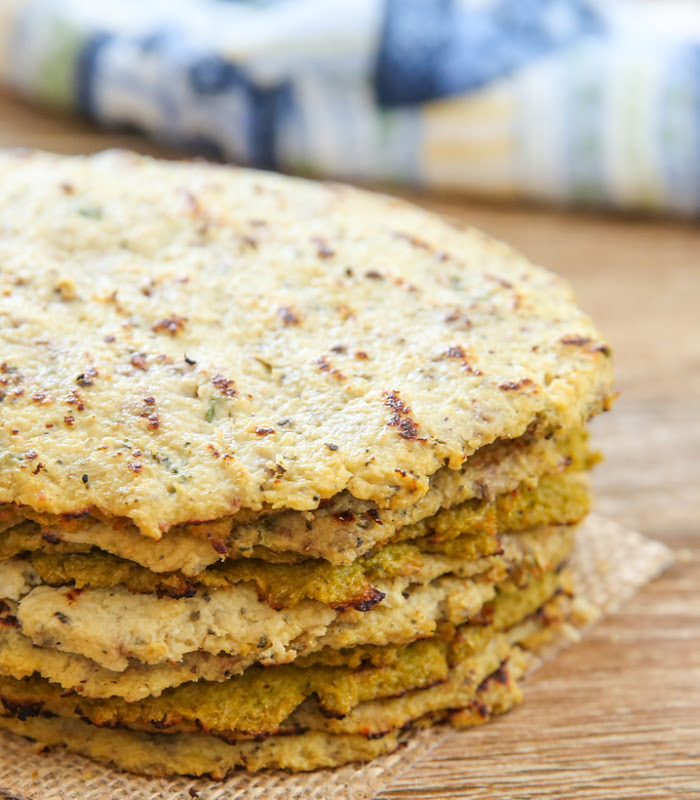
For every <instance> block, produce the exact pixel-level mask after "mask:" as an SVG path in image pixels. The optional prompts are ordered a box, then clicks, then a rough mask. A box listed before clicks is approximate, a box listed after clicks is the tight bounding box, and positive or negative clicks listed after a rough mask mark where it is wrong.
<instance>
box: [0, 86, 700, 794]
mask: <svg viewBox="0 0 700 800" xmlns="http://www.w3.org/2000/svg"><path fill="white" fill-rule="evenodd" d="M10 145H29V146H35V147H43V148H46V149H50V150H55V151H59V152H91V151H95V150H99V149H103V148H105V147H114V146H120V147H124V146H126V147H131V148H133V149H135V150H139V151H142V152H149V153H160V154H164V153H165V151H164V150H162V149H160V148H157V147H155V146H154V145H151V144H149V143H147V142H146V141H145V140H143V139H141V138H139V137H137V136H116V135H111V134H105V133H101V132H98V131H96V130H95V129H94V128H93V127H91V126H89V125H88V124H85V123H81V122H78V121H75V120H72V119H66V118H63V117H60V116H57V115H53V114H50V113H46V112H43V111H38V110H35V109H33V108H32V107H31V106H29V105H27V104H25V103H23V102H20V101H18V100H16V99H14V98H11V97H9V96H7V95H3V94H1V93H0V146H10ZM412 199H414V200H415V201H416V202H418V203H421V204H422V205H425V206H427V207H429V208H433V209H437V210H440V211H443V212H446V213H448V214H450V215H452V216H453V217H458V218H460V219H464V220H468V221H469V222H471V223H474V224H476V225H478V226H480V227H481V228H483V229H485V230H486V231H488V232H489V233H491V234H493V235H495V236H497V237H499V238H502V239H506V240H508V241H510V242H511V243H512V244H514V245H516V246H517V247H519V248H520V249H521V250H523V251H524V252H525V253H527V254H528V255H529V256H530V257H531V258H532V259H533V260H534V261H536V262H539V263H541V264H543V265H545V266H547V267H550V268H552V269H553V270H556V271H557V272H559V273H561V274H563V275H565V276H566V277H567V278H569V279H570V280H571V282H572V283H573V284H574V286H575V288H576V290H577V293H578V296H579V300H580V302H581V304H582V306H583V307H584V308H585V309H586V310H587V311H588V312H589V313H591V314H592V316H593V317H594V318H595V319H596V321H597V322H598V324H599V326H600V328H601V329H602V330H603V331H604V332H605V333H606V334H607V336H608V338H609V340H610V341H611V343H612V345H613V348H614V351H615V359H616V364H617V380H618V388H619V390H620V399H619V401H618V402H617V404H616V406H615V409H614V412H613V413H611V414H607V415H604V416H603V417H601V418H600V419H598V420H596V422H595V423H594V426H593V427H594V432H595V436H596V438H597V444H598V445H599V446H600V447H602V448H604V450H605V453H606V461H605V463H604V464H603V465H602V466H600V467H599V468H598V469H597V471H596V473H595V484H596V489H597V509H598V511H600V512H601V513H603V514H606V515H608V516H610V517H612V518H614V519H616V520H617V521H618V522H621V523H622V524H624V525H627V526H630V527H634V528H637V529H638V530H640V531H641V532H643V533H645V534H648V535H649V536H652V537H655V538H657V539H660V540H662V541H664V542H666V543H667V544H668V545H670V546H671V547H672V548H673V549H674V550H675V552H676V557H677V562H676V564H675V566H673V567H672V568H671V569H669V570H668V571H667V572H666V573H665V575H664V576H663V577H661V578H660V579H659V580H657V581H655V582H654V583H653V584H651V585H649V586H647V587H646V588H645V589H644V590H643V591H642V592H641V593H640V594H639V595H637V596H636V597H635V598H634V599H633V600H632V601H631V602H629V603H627V605H626V606H625V608H624V610H623V612H622V613H620V614H617V615H615V616H614V617H611V618H608V619H607V620H605V621H604V622H603V623H602V624H600V625H598V626H597V627H596V628H595V629H594V630H593V631H592V632H591V633H590V634H589V635H588V636H587V637H586V638H585V639H584V641H583V642H581V643H580V644H578V645H576V646H574V647H572V648H571V649H569V650H568V651H566V652H565V653H563V654H562V655H560V656H559V657H558V659H557V660H556V663H555V664H551V663H550V664H549V665H547V666H546V667H545V668H543V669H542V670H541V671H540V672H538V673H537V675H536V676H535V677H534V678H533V679H532V680H531V681H530V682H529V684H528V686H527V687H526V693H527V697H526V703H525V705H524V706H521V707H520V708H518V709H517V710H515V711H513V712H512V713H510V714H508V715H507V716H506V717H503V718H501V719H500V720H496V721H495V722H494V723H492V724H489V725H486V726H485V727H483V728H480V729H477V730H474V731H472V732H471V733H470V734H469V736H460V737H458V740H457V741H455V742H454V743H452V744H450V743H447V744H446V745H443V746H441V747H440V748H438V749H437V750H434V751H433V752H432V753H431V754H430V755H429V757H427V758H426V759H424V760H423V761H422V762H419V763H418V764H417V765H416V766H414V767H413V768H412V769H410V770H409V771H408V772H407V773H405V774H404V775H403V776H402V777H401V778H400V779H399V780H397V781H396V782H395V783H394V784H393V785H392V786H391V787H389V789H388V790H386V791H385V792H384V793H383V794H382V795H381V797H382V798H383V800H389V799H390V798H391V800H408V798H412V799H413V800H427V798H456V797H460V798H522V799H523V800H524V798H541V797H550V798H552V797H558V798H560V797H566V798H569V799H570V800H573V799H574V798H576V799H578V800H582V799H583V798H601V800H602V799H603V798H606V799H607V798H635V800H641V799H642V798H662V797H663V798H674V800H676V799H677V800H681V798H687V797H692V796H696V795H697V796H700V227H698V225H697V224H694V223H690V222H685V223H684V222H676V221H664V220H652V219H635V218H627V217H622V216H614V215H611V214H606V215H593V214H584V213H573V212H568V211H551V210H541V209H533V208H514V207H502V206H496V205H488V204H484V203H479V202H475V201H472V200H469V201H466V200H460V199H454V198H438V197H434V196H427V195H413V196H412ZM465 742H468V749H466V748H465Z"/></svg>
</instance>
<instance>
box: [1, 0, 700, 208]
mask: <svg viewBox="0 0 700 800" xmlns="http://www.w3.org/2000/svg"><path fill="white" fill-rule="evenodd" d="M0 80H3V81H4V82H5V83H6V84H8V85H11V86H13V87H16V88H18V89H19V90H21V91H22V92H24V93H26V94H27V95H29V96H32V97H36V98H39V99H41V100H44V101H47V102H50V103H53V104H58V105H61V106H64V107H72V108H74V109H76V110H79V111H81V112H83V113H85V114H87V115H88V116H90V117H91V118H93V119H95V120H97V121H98V122H100V123H102V124H104V125H108V126H116V127H129V128H133V127H135V128H138V129H140V130H144V131H146V132H148V133H149V134H151V135H153V136H154V137H157V138H158V139H160V140H161V141H165V142H168V143H171V144H175V145H177V146H180V147H185V148H188V149H190V150H192V151H194V152H199V153H202V154H204V155H207V156H212V157H216V158H220V159H226V160H231V161H235V162H237V163H242V164H250V165H253V166H259V167H265V168H272V169H283V170H285V171H290V172H297V173H299V172H301V173H310V174H314V175H323V176H333V177H341V178H349V179H355V180H363V181H366V180H378V181H397V182H403V183H409V184H412V185H418V186H425V187H430V188H449V189H456V190H461V191H469V192H479V193H482V194H489V195H492V196H502V197H529V198H535V199H538V200H547V201H557V202H564V203H570V202H576V203H581V202H585V203H588V204H596V205H608V206H618V207H625V208H643V209H652V210H665V211H675V212H680V213H685V214H696V213H697V212H698V211H700V2H699V1H698V0H657V1H656V2H650V0H647V1H646V2H642V1H641V0H247V1H244V0H119V2H113V1H112V0H102V1H100V0H0Z"/></svg>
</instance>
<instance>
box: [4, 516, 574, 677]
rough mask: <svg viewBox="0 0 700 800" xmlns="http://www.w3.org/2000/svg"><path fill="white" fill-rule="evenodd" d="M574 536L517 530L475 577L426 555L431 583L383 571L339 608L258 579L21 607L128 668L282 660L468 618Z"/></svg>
mask: <svg viewBox="0 0 700 800" xmlns="http://www.w3.org/2000/svg"><path fill="white" fill-rule="evenodd" d="M572 542H573V530H572V529H571V528H569V527H568V526H548V527H543V528H541V529H537V530H536V531H535V532H533V533H531V534H529V535H528V534H525V533H523V534H515V535H514V536H513V538H512V541H511V542H510V543H509V548H508V551H505V550H504V554H503V558H502V559H500V560H499V556H493V557H487V559H485V561H486V563H485V564H483V565H482V566H484V567H486V571H484V572H482V573H481V574H476V575H473V574H470V573H471V572H472V570H471V569H470V568H469V564H470V562H468V561H467V562H466V563H465V566H464V571H465V573H466V575H467V576H466V577H462V576H461V575H460V571H461V567H460V563H462V560H461V559H459V558H458V559H448V560H447V563H446V564H445V563H442V562H441V561H440V559H439V557H437V556H425V557H424V558H425V560H426V562H430V561H432V562H433V563H432V565H431V564H430V563H428V564H426V567H427V568H428V569H430V568H431V567H432V571H431V573H429V574H427V575H425V579H426V582H425V583H417V584H416V583H414V582H413V580H414V578H415V576H409V577H403V578H396V577H394V578H390V579H380V580H377V581H375V586H376V588H377V590H378V591H379V592H381V594H382V600H381V602H380V603H378V604H377V605H375V606H373V607H372V608H370V609H369V610H368V611H358V610H355V609H352V608H349V609H347V610H345V611H336V610H335V609H333V608H331V607H330V606H327V605H324V604H323V603H320V602H318V601H315V600H302V601H301V602H299V603H297V604H296V605H294V606H293V607H291V608H282V609H280V610H276V609H274V608H272V607H271V606H270V605H269V603H267V602H265V601H264V600H261V599H260V598H259V597H258V594H257V592H256V591H255V589H254V588H253V586H252V585H251V584H250V583H242V584H237V585H235V586H229V587H227V588H224V589H219V590H216V591H213V592H210V593H206V594H202V595H197V596H195V597H184V598H171V597H157V596H156V595H151V594H132V593H131V592H129V591H128V590H127V589H126V588H124V587H113V588H99V589H85V590H83V591H77V590H75V589H67V590H66V588H63V587H51V586H45V585H40V586H36V587H34V588H31V589H30V590H29V591H28V592H27V594H26V595H25V596H23V597H21V598H20V599H19V602H18V605H17V610H16V612H15V616H16V617H17V619H18V620H19V623H20V625H21V629H22V631H23V633H24V634H25V635H26V636H27V637H29V638H30V639H31V640H32V643H33V644H35V645H37V646H39V647H51V648H55V649H58V650H62V651H64V652H67V653H75V654H77V655H83V656H86V657H87V658H89V659H91V660H93V661H95V662H97V663H98V664H100V665H101V666H103V667H106V668H107V669H110V670H116V671H123V670H125V669H127V667H128V666H129V661H130V659H134V660H137V661H141V662H144V663H146V664H162V663H164V662H166V661H175V662H178V661H180V660H182V658H183V656H185V655H187V654H191V653H195V652H197V651H203V652H206V653H210V654H212V655H216V654H218V653H226V654H228V655H235V656H241V657H243V658H246V657H250V656H251V654H256V658H257V660H259V661H261V662H262V663H277V662H280V661H281V662H284V661H288V660H290V659H292V658H294V657H295V655H298V654H303V653H305V652H312V651H314V650H316V649H319V648H321V647H331V648H336V649H337V648H342V647H354V646H356V645H361V644H379V645H384V644H403V643H406V642H408V641H413V640H414V639H416V638H419V637H421V636H426V635H432V633H433V631H434V630H435V626H436V625H437V624H438V622H440V621H443V620H448V621H449V622H452V623H454V624H458V623H460V622H463V621H464V620H466V619H468V618H469V617H470V616H473V615H474V614H476V613H477V612H478V611H479V609H480V608H481V606H482V605H483V604H484V603H485V602H488V601H489V600H490V599H491V598H492V597H493V596H494V592H495V585H496V583H497V582H498V581H500V580H502V579H503V578H504V577H505V576H506V575H507V574H508V572H509V571H511V570H514V569H516V568H517V567H519V566H521V565H522V566H523V567H527V568H529V569H532V568H533V567H535V568H537V569H540V570H541V569H548V568H551V567H553V566H556V565H557V564H559V563H560V562H561V561H562V560H563V559H564V558H565V557H566V555H567V554H568V552H569V551H570V549H571V546H572ZM6 563H7V564H12V563H13V562H6ZM19 563H20V564H24V563H25V562H19ZM477 563H478V562H477Z"/></svg>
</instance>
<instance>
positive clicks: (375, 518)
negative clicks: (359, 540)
mask: <svg viewBox="0 0 700 800" xmlns="http://www.w3.org/2000/svg"><path fill="white" fill-rule="evenodd" d="M367 516H368V517H369V518H370V519H371V520H372V522H374V523H376V524H377V525H383V524H384V523H383V522H382V518H381V517H380V516H379V511H377V509H376V508H370V509H369V510H368V511H367Z"/></svg>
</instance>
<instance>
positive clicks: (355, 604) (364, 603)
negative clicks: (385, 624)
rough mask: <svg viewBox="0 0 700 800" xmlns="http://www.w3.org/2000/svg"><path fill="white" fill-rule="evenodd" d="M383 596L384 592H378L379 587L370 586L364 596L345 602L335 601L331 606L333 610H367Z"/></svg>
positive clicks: (379, 601)
mask: <svg viewBox="0 0 700 800" xmlns="http://www.w3.org/2000/svg"><path fill="white" fill-rule="evenodd" d="M385 597H386V594H385V593H384V592H380V591H379V589H375V588H374V587H372V588H370V590H369V592H368V593H367V595H366V596H365V597H361V598H360V597H358V598H355V599H353V600H348V601H347V602H345V603H336V604H333V605H331V608H333V609H334V610H335V611H347V610H348V609H349V608H352V609H354V610H355V611H369V610H370V609H372V608H374V607H375V606H376V605H378V604H379V603H381V602H382V600H383V599H384V598H385Z"/></svg>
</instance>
